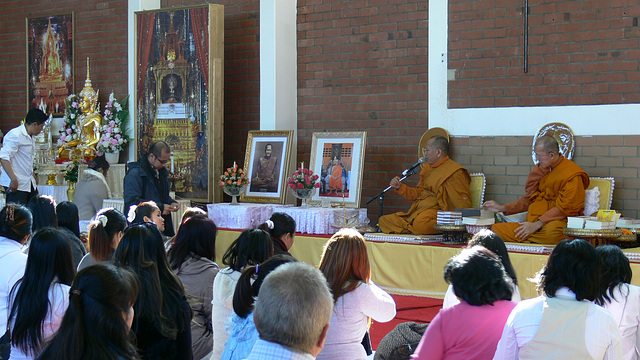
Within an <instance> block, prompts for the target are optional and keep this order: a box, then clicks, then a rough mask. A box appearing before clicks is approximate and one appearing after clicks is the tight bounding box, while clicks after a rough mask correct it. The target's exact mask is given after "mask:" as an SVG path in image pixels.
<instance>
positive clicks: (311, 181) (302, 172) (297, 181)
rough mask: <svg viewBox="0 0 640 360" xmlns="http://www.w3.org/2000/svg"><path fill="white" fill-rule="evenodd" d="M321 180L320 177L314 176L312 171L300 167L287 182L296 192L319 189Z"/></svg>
mask: <svg viewBox="0 0 640 360" xmlns="http://www.w3.org/2000/svg"><path fill="white" fill-rule="evenodd" d="M319 178H320V177H319V176H318V175H314V174H313V171H312V170H309V169H303V168H301V167H299V168H298V170H296V171H295V172H294V173H293V174H292V175H291V177H290V178H289V180H288V181H287V186H288V187H290V188H291V189H294V190H295V189H313V188H319V187H320V183H319V182H318V179H319Z"/></svg>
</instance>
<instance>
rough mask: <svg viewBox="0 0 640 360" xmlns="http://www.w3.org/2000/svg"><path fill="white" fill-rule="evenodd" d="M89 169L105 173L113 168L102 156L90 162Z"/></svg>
mask: <svg viewBox="0 0 640 360" xmlns="http://www.w3.org/2000/svg"><path fill="white" fill-rule="evenodd" d="M87 167H88V168H89V169H91V170H95V171H98V170H100V169H102V170H103V171H105V172H106V171H109V168H110V167H111V165H110V164H109V162H108V161H107V159H105V157H104V155H102V156H98V157H95V158H94V159H93V160H90V161H89V162H88V163H87Z"/></svg>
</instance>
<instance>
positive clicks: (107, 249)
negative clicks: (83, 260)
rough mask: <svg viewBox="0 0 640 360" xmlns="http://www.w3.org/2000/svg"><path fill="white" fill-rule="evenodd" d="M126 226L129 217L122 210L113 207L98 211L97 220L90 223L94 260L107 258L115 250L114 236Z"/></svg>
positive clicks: (90, 238) (91, 247)
mask: <svg viewBox="0 0 640 360" xmlns="http://www.w3.org/2000/svg"><path fill="white" fill-rule="evenodd" d="M126 227H127V219H125V217H124V215H122V213H121V212H120V211H118V210H116V209H113V208H106V209H102V210H100V211H98V213H97V214H96V218H95V220H93V221H92V222H91V224H90V225H89V250H90V251H91V257H92V258H93V260H95V261H96V262H102V261H105V260H107V259H108V258H109V255H110V254H111V253H112V252H113V246H112V245H113V238H114V237H115V236H116V234H117V233H118V232H120V231H124V229H125V228H126Z"/></svg>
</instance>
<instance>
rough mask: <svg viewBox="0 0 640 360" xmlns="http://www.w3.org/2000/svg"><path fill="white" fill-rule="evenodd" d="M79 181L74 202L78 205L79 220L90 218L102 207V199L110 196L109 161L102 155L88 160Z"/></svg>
mask: <svg viewBox="0 0 640 360" xmlns="http://www.w3.org/2000/svg"><path fill="white" fill-rule="evenodd" d="M88 167H89V168H88V169H86V170H85V171H84V172H83V173H82V176H81V177H80V181H78V184H77V185H76V196H75V197H74V201H73V202H74V203H75V204H76V205H77V206H78V215H79V216H80V220H91V219H93V217H94V216H95V215H96V213H97V212H98V211H99V210H100V209H102V201H103V200H104V199H109V198H111V190H110V189H109V184H107V179H106V177H107V172H108V171H109V163H108V162H107V160H105V159H104V156H99V157H97V158H95V159H93V160H91V161H89V164H88Z"/></svg>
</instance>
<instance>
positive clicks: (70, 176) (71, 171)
mask: <svg viewBox="0 0 640 360" xmlns="http://www.w3.org/2000/svg"><path fill="white" fill-rule="evenodd" d="M79 167H80V160H79V159H78V157H77V156H74V157H73V160H72V161H69V162H67V166H66V168H65V169H64V179H65V180H67V182H70V183H77V182H78V168H79Z"/></svg>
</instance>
